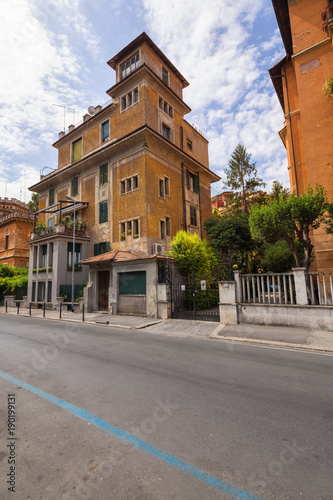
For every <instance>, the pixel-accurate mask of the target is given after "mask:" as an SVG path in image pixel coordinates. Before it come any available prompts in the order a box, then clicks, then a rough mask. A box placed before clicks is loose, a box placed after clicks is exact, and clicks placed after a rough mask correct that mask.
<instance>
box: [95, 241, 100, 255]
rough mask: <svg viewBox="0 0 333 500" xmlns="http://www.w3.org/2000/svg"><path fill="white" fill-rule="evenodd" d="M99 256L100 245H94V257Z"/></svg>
mask: <svg viewBox="0 0 333 500" xmlns="http://www.w3.org/2000/svg"><path fill="white" fill-rule="evenodd" d="M96 255H99V244H98V243H95V244H94V256H96Z"/></svg>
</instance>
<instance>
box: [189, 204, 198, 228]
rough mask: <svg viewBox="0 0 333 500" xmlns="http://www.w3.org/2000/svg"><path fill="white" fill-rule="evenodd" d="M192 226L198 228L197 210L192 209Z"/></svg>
mask: <svg viewBox="0 0 333 500" xmlns="http://www.w3.org/2000/svg"><path fill="white" fill-rule="evenodd" d="M190 218H191V226H197V209H196V208H194V207H190Z"/></svg>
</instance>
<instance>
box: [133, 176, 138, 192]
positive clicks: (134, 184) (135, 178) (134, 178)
mask: <svg viewBox="0 0 333 500" xmlns="http://www.w3.org/2000/svg"><path fill="white" fill-rule="evenodd" d="M132 181H133V189H138V188H139V177H138V176H137V175H134V177H132Z"/></svg>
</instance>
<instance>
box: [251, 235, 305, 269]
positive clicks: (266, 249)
mask: <svg viewBox="0 0 333 500" xmlns="http://www.w3.org/2000/svg"><path fill="white" fill-rule="evenodd" d="M295 245H296V248H298V251H299V253H300V257H302V247H301V245H300V243H298V241H297V240H295ZM262 251H263V256H262V259H261V262H260V263H261V267H262V270H263V271H264V272H269V273H287V272H289V271H291V269H292V268H293V267H295V265H296V262H295V259H294V256H293V254H292V252H291V250H290V248H289V246H288V244H287V242H286V241H285V240H280V241H277V242H276V243H266V244H264V246H263V248H262Z"/></svg>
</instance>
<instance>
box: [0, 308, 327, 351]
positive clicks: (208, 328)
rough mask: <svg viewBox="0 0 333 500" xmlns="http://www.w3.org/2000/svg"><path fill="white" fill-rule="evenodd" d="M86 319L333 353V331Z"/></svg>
mask: <svg viewBox="0 0 333 500" xmlns="http://www.w3.org/2000/svg"><path fill="white" fill-rule="evenodd" d="M0 314H6V312H5V308H4V307H0ZM7 314H11V315H17V310H16V308H8V312H7ZM19 315H20V316H23V317H29V310H28V309H26V308H24V309H20V314H19ZM31 317H33V318H40V319H43V310H42V309H32V316H31ZM45 319H51V320H58V321H74V322H79V323H81V322H82V313H77V312H75V313H72V312H70V311H65V310H64V311H62V318H61V319H60V318H59V311H51V310H46V311H45ZM0 321H1V319H0ZM85 323H88V324H99V325H102V326H103V325H104V326H110V327H113V328H119V329H124V330H141V329H142V330H143V329H144V331H145V332H149V333H151V334H157V335H158V334H165V335H167V336H178V337H195V338H201V339H208V338H209V339H212V340H222V341H225V342H242V343H244V342H246V343H252V344H262V345H274V346H279V347H289V348H298V349H309V350H315V351H323V352H332V353H333V331H320V330H310V329H305V328H293V327H281V326H263V325H248V324H242V325H224V324H223V323H216V322H213V321H191V320H181V319H168V320H159V319H151V318H146V317H141V316H131V315H112V314H107V313H104V312H98V311H97V312H94V313H86V314H85ZM332 330H333V325H332Z"/></svg>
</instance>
